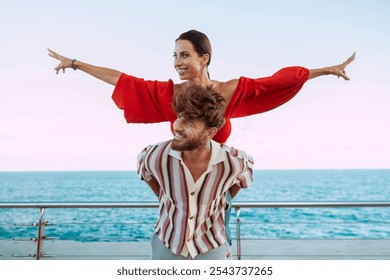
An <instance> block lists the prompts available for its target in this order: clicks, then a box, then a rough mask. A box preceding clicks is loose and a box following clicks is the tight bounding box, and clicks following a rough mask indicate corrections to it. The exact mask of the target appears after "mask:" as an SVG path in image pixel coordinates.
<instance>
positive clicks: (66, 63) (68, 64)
mask: <svg viewBox="0 0 390 280" xmlns="http://www.w3.org/2000/svg"><path fill="white" fill-rule="evenodd" d="M47 50H48V51H49V56H51V57H52V58H55V59H57V60H59V61H60V64H58V66H57V67H56V68H54V70H56V74H58V72H59V71H60V70H61V69H62V72H63V73H65V69H66V68H72V59H70V58H68V57H65V56H62V55H60V54H58V53H56V52H55V51H52V50H51V49H49V48H48V49H47Z"/></svg>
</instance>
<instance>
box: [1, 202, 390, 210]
mask: <svg viewBox="0 0 390 280" xmlns="http://www.w3.org/2000/svg"><path fill="white" fill-rule="evenodd" d="M233 207H234V208H326V207H390V201H310V202H308V201H264V202H233ZM0 208H158V203H157V202H0Z"/></svg>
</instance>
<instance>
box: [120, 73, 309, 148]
mask: <svg viewBox="0 0 390 280" xmlns="http://www.w3.org/2000/svg"><path fill="white" fill-rule="evenodd" d="M308 77H309V70H308V69H306V68H304V67H299V66H293V67H286V68H283V69H281V70H279V71H278V72H276V73H275V74H273V75H272V76H270V77H264V78H258V79H251V78H246V77H240V79H239V82H238V85H237V89H236V91H235V93H234V95H233V97H232V99H231V101H230V103H229V105H228V107H227V108H226V112H225V117H226V123H225V125H224V126H223V127H222V128H221V129H220V130H219V131H218V133H217V134H216V136H215V137H214V140H215V141H217V142H219V143H225V142H226V141H227V139H228V138H229V136H230V133H231V123H230V118H239V117H245V116H249V115H254V114H259V113H263V112H266V111H269V110H272V109H275V108H277V107H279V106H281V105H282V104H284V103H286V102H287V101H289V100H290V99H291V98H293V97H294V96H295V95H296V94H297V93H298V92H299V91H300V89H301V88H302V86H303V85H304V84H305V82H306V81H307V79H308ZM173 86H174V84H173V81H172V80H168V81H165V82H161V81H146V80H144V79H140V78H136V77H133V76H129V75H126V74H122V75H121V76H120V78H119V80H118V83H117V85H116V87H115V89H114V93H113V95H112V98H113V100H114V102H115V104H116V105H117V106H118V107H119V108H120V109H122V110H124V116H125V119H126V121H127V122H128V123H156V122H164V121H169V122H171V123H173V122H174V121H175V119H176V115H175V113H174V112H173V110H172V96H173Z"/></svg>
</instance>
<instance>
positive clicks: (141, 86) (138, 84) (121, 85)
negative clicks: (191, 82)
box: [112, 73, 175, 123]
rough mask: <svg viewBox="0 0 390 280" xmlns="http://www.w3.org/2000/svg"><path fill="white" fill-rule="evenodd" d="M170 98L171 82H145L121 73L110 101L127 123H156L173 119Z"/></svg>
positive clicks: (171, 92) (171, 91) (171, 93)
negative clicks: (112, 101)
mask: <svg viewBox="0 0 390 280" xmlns="http://www.w3.org/2000/svg"><path fill="white" fill-rule="evenodd" d="M172 96H173V81H172V80H168V81H166V82H161V81H147V80H144V79H141V78H136V77H134V76H129V75H126V74H124V73H122V75H121V76H120V77H119V80H118V82H117V84H116V86H115V89H114V92H113V94H112V99H113V100H114V102H115V104H116V105H117V106H118V108H119V109H122V110H123V111H124V117H125V119H126V121H127V122H128V123H156V122H164V121H172V120H174V119H175V114H174V112H173V109H172Z"/></svg>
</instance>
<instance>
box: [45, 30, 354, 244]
mask: <svg viewBox="0 0 390 280" xmlns="http://www.w3.org/2000/svg"><path fill="white" fill-rule="evenodd" d="M49 56H51V57H53V58H55V59H58V60H59V61H60V64H59V65H58V66H57V67H55V70H56V73H57V74H58V72H59V71H60V70H61V69H62V71H63V72H64V73H65V69H66V68H73V69H74V70H76V69H79V70H81V71H83V72H86V73H87V74H90V75H92V76H94V77H96V78H98V79H100V80H103V81H105V82H107V83H109V84H112V85H114V86H115V89H114V93H113V95H112V98H113V100H114V102H115V103H116V105H117V106H118V107H119V108H120V109H123V110H124V115H125V118H126V121H127V122H128V123H155V122H163V121H169V122H170V123H171V129H172V125H173V122H174V121H175V120H176V115H175V113H174V112H173V110H172V105H171V104H172V96H173V95H174V94H175V92H177V91H178V90H180V89H185V88H187V87H188V86H190V85H200V86H203V87H208V88H213V89H214V91H215V92H218V93H220V94H221V95H222V96H223V97H224V98H225V100H226V107H225V119H226V121H225V124H224V126H223V127H222V128H221V129H220V130H219V131H218V133H217V134H216V135H215V137H214V138H213V140H215V141H217V142H219V143H225V142H226V141H227V139H228V137H229V135H230V133H231V122H230V119H231V118H238V117H244V116H249V115H253V114H258V113H263V112H266V111H269V110H272V109H274V108H276V107H278V106H280V105H282V104H284V103H285V102H287V101H289V100H290V99H291V98H292V97H294V96H295V95H296V94H297V93H298V92H299V90H300V89H301V88H302V86H303V85H304V84H305V83H306V81H307V80H309V79H313V78H316V77H319V76H323V75H335V76H338V77H340V76H341V77H343V78H344V79H345V80H349V78H348V76H347V75H346V72H345V68H346V67H347V66H348V64H350V63H351V62H352V61H353V60H354V59H355V53H354V54H353V55H352V56H351V57H350V58H349V59H347V60H346V61H345V62H344V63H342V64H339V65H334V66H330V67H324V68H319V69H306V68H304V67H287V68H283V69H281V70H279V71H278V72H276V73H275V74H274V75H272V76H270V77H265V78H258V79H250V78H246V77H240V78H239V79H232V80H229V81H226V82H221V81H216V80H211V79H210V75H209V72H208V66H209V65H210V61H211V56H212V50H211V44H210V41H209V39H208V38H207V36H206V35H205V34H203V33H201V32H199V31H196V30H190V31H187V32H185V33H183V34H181V35H180V36H179V37H178V38H177V39H176V42H175V51H174V67H175V69H176V71H177V73H178V74H179V77H180V79H181V80H183V81H184V82H182V83H180V84H174V83H173V81H172V80H169V81H145V80H143V79H140V78H136V77H133V76H129V75H127V74H125V73H122V72H120V71H117V70H114V69H110V68H104V67H98V66H94V65H91V64H87V63H84V62H81V61H78V60H76V59H70V58H67V57H65V56H62V55H59V54H58V53H56V52H54V51H52V50H50V49H49ZM145 108H147V110H145ZM172 131H173V129H172ZM237 191H238V190H237V189H233V190H231V193H228V201H230V200H231V197H230V195H231V196H232V197H234V196H235V195H236V194H237ZM230 209H231V208H229V209H227V212H226V217H225V222H226V233H227V237H228V241H229V243H231V239H230V230H229V227H228V223H229V218H230Z"/></svg>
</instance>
